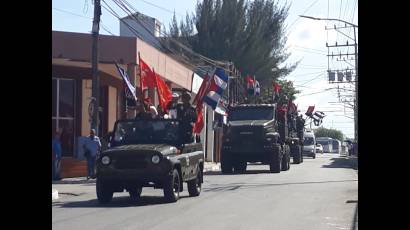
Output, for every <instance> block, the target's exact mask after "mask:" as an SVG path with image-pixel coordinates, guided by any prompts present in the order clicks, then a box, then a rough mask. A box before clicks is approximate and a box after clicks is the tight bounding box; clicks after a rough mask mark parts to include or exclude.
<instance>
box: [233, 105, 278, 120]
mask: <svg viewBox="0 0 410 230" xmlns="http://www.w3.org/2000/svg"><path fill="white" fill-rule="evenodd" d="M273 111H274V108H273V107H254V108H252V107H243V108H234V109H232V110H231V111H229V115H228V119H229V121H241V120H272V119H273V115H274V114H273Z"/></svg>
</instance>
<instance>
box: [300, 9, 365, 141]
mask: <svg viewBox="0 0 410 230" xmlns="http://www.w3.org/2000/svg"><path fill="white" fill-rule="evenodd" d="M299 17H302V18H308V19H312V20H326V21H338V22H344V23H345V24H348V25H350V26H352V27H353V32H354V39H353V40H354V51H355V59H356V60H355V69H356V81H355V91H356V100H355V103H354V113H355V114H354V126H355V128H354V129H355V139H356V141H357V142H358V140H359V136H358V130H357V105H358V101H359V97H358V92H359V90H358V86H359V82H358V80H357V76H358V73H359V71H358V64H357V63H358V56H357V40H356V28H359V27H358V26H357V25H355V24H353V23H350V22H346V21H344V20H341V19H336V18H315V17H312V16H305V15H299Z"/></svg>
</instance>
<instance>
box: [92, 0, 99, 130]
mask: <svg viewBox="0 0 410 230" xmlns="http://www.w3.org/2000/svg"><path fill="white" fill-rule="evenodd" d="M100 16H101V0H94V19H93V27H92V51H91V52H92V55H91V68H92V70H91V71H92V101H91V103H94V104H93V110H92V120H91V128H92V129H95V131H96V135H97V136H98V135H100V134H99V133H98V119H99V118H98V112H99V107H100V78H99V76H98V35H99V31H100Z"/></svg>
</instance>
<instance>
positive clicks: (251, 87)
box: [245, 75, 255, 96]
mask: <svg viewBox="0 0 410 230" xmlns="http://www.w3.org/2000/svg"><path fill="white" fill-rule="evenodd" d="M245 80H246V89H247V91H248V95H252V96H253V95H255V79H254V78H253V77H251V76H250V75H248V76H246V79H245Z"/></svg>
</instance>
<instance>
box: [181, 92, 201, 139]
mask: <svg viewBox="0 0 410 230" xmlns="http://www.w3.org/2000/svg"><path fill="white" fill-rule="evenodd" d="M181 99H182V104H178V105H177V118H178V119H179V120H181V126H182V132H183V139H184V140H185V141H186V142H188V143H191V142H193V141H194V140H193V136H192V128H193V126H194V123H195V122H196V120H197V114H196V112H195V109H194V107H192V105H191V103H190V100H191V94H189V93H188V92H184V93H183V94H182V96H181Z"/></svg>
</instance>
